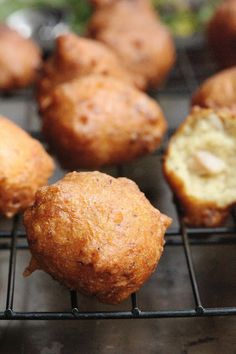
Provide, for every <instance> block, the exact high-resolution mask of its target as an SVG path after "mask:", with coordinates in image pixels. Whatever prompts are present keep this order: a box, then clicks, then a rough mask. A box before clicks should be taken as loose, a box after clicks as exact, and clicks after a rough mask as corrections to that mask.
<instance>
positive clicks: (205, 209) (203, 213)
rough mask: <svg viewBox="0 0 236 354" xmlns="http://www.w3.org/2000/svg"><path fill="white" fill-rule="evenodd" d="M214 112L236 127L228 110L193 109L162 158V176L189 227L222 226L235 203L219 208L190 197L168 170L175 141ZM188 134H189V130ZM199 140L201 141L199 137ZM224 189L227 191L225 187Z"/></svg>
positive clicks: (176, 176)
mask: <svg viewBox="0 0 236 354" xmlns="http://www.w3.org/2000/svg"><path fill="white" fill-rule="evenodd" d="M215 112H217V114H218V115H219V117H220V118H221V119H222V121H229V120H233V121H234V122H235V125H236V116H235V115H234V114H232V113H231V112H230V111H229V110H220V111H219V110H217V111H214V110H212V109H201V108H199V107H195V108H194V109H193V111H192V112H191V114H190V115H189V117H187V119H186V120H185V121H184V122H183V123H182V125H181V126H180V127H179V128H178V130H177V131H176V133H175V134H174V135H173V137H172V138H171V140H170V142H169V145H168V149H167V151H166V153H165V156H164V162H163V173H164V176H165V178H166V180H167V182H168V183H169V185H170V187H171V189H172V190H173V192H174V194H175V195H176V197H177V199H178V200H179V202H180V205H181V206H182V211H183V214H184V220H185V222H186V224H188V225H191V226H206V227H216V226H220V225H222V224H223V223H224V221H225V220H226V218H227V217H228V215H229V212H230V210H231V208H232V206H233V205H234V204H235V203H236V200H235V201H234V202H232V203H229V204H226V205H224V206H223V207H222V206H219V205H218V203H216V202H215V201H214V200H212V201H206V200H201V199H199V198H197V197H196V196H194V195H190V194H189V192H188V191H187V189H186V185H185V181H184V180H183V179H181V178H180V176H179V175H178V174H177V173H176V171H175V169H174V168H173V167H172V168H170V165H169V160H170V157H171V150H172V149H173V148H175V144H176V141H177V140H178V139H179V138H180V137H181V136H182V135H183V134H184V132H185V134H186V130H185V129H186V127H187V126H189V127H190V129H191V124H192V122H193V121H194V120H198V119H200V120H203V119H204V117H207V116H208V115H209V114H211V113H215ZM189 134H191V132H190V130H189ZM199 139H201V137H200V136H199ZM179 153H180V154H181V151H179ZM232 168H233V166H232ZM225 188H226V189H227V185H226V186H225Z"/></svg>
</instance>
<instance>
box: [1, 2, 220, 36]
mask: <svg viewBox="0 0 236 354" xmlns="http://www.w3.org/2000/svg"><path fill="white" fill-rule="evenodd" d="M152 1H153V4H154V5H155V8H156V9H157V11H158V12H159V13H160V15H161V18H162V20H163V21H164V22H165V23H166V24H167V25H168V26H169V27H170V29H171V31H172V33H173V34H174V36H176V37H188V36H192V35H196V34H199V33H202V32H203V31H204V28H205V25H206V23H207V22H208V20H209V18H210V17H211V16H212V14H213V12H214V9H215V7H216V6H217V4H218V3H219V2H220V0H209V1H203V0H152ZM0 5H1V12H0V20H1V21H4V20H6V19H7V18H8V17H9V16H10V15H11V14H12V13H13V12H15V11H19V10H22V9H32V10H37V9H43V11H45V7H48V8H49V9H50V11H49V12H51V13H53V11H54V15H55V14H57V15H58V16H59V15H60V14H63V19H64V20H66V21H68V25H69V26H70V27H71V28H72V29H73V30H75V31H77V32H80V33H83V32H84V31H85V27H86V23H87V21H88V18H89V16H90V13H91V7H90V5H89V4H88V1H86V0H1V1H0ZM55 10H56V11H57V12H55ZM18 15H19V18H18V19H19V21H20V17H21V16H24V13H23V12H19V13H18ZM32 16H33V15H32V14H31V17H32ZM29 17H30V15H29V13H28V21H30V18H29ZM25 19H26V21H27V16H25ZM34 19H35V18H34ZM14 20H15V21H16V17H15V18H14ZM36 22H37V21H36ZM35 24H36V23H35ZM22 26H23V25H22Z"/></svg>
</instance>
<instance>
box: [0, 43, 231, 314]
mask: <svg viewBox="0 0 236 354" xmlns="http://www.w3.org/2000/svg"><path fill="white" fill-rule="evenodd" d="M194 50H195V52H194ZM194 50H191V51H190V52H188V50H186V49H185V48H181V49H180V50H179V53H178V54H179V55H178V62H177V65H176V69H175V70H174V71H173V73H172V76H171V79H170V80H169V82H168V83H167V85H166V86H165V88H163V89H162V90H161V91H160V94H165V92H168V93H170V92H174V93H177V94H182V93H183V92H192V91H193V90H194V89H195V88H196V86H197V85H198V84H199V81H201V80H202V79H203V78H204V77H206V76H207V75H209V74H210V73H211V72H213V71H214V66H213V65H212V66H211V67H209V59H208V60H206V63H208V64H207V65H208V66H207V67H206V66H203V65H202V66H201V68H202V70H199V57H200V58H202V56H204V57H205V55H206V53H205V51H204V50H202V49H201V48H200V49H199V47H197V48H195V49H194ZM191 55H193V56H194V57H195V56H196V55H199V57H198V59H197V62H198V63H197V67H195V66H194V62H193V61H192V60H191ZM201 64H202V61H201ZM197 70H198V71H197ZM204 70H205V71H204ZM197 73H199V75H198V74H197ZM6 99H12V100H16V99H20V100H21V99H23V100H26V99H28V100H29V101H30V100H31V95H30V94H29V92H28V91H26V92H21V93H18V94H17V95H10V96H6ZM31 133H32V134H33V135H34V136H36V137H37V138H40V134H39V133H38V132H31ZM157 154H159V155H160V157H161V151H159V152H157ZM121 171H122V169H121V168H117V172H118V174H120V173H121ZM173 204H174V206H175V209H176V212H177V216H178V222H179V226H178V227H176V228H170V229H169V230H168V231H167V233H166V246H165V247H182V248H183V250H184V254H185V258H186V267H187V270H188V274H189V282H190V285H191V289H192V296H193V299H194V304H195V306H194V307H193V308H182V309H168V310H159V309H156V310H155V311H146V310H145V309H143V308H141V307H140V306H139V303H138V294H132V296H131V299H130V300H131V306H130V310H127V311H99V312H94V311H86V312H85V311H80V308H79V304H78V299H77V293H76V292H75V291H69V296H70V303H71V310H70V311H67V312H63V311H62V312H42V311H40V309H39V311H37V312H18V311H15V310H14V292H15V273H16V257H17V252H18V250H22V249H27V248H28V246H27V242H26V235H25V233H24V231H20V230H19V220H20V216H18V215H17V216H15V217H14V219H13V220H12V224H11V230H10V231H6V230H4V228H3V227H2V225H1V223H0V250H3V251H5V252H9V273H8V282H7V284H6V287H7V295H6V306H5V309H0V320H94V319H95V320H102V319H103V320H105V319H151V318H152V319H153V318H180V317H204V316H233V315H234V316H235V315H236V304H235V306H233V307H217V308H212V307H205V306H204V303H203V302H202V299H201V293H200V291H199V286H198V280H197V276H196V271H195V266H194V262H193V257H192V247H194V246H196V245H198V246H201V247H204V246H205V245H208V246H210V245H216V246H221V245H236V237H235V235H236V218H235V215H233V220H234V224H233V226H231V227H227V226H226V227H219V228H189V227H186V225H185V224H184V221H183V218H182V213H181V208H180V207H179V205H178V203H177V201H176V200H175V199H173ZM144 286H145V285H144ZM0 296H1V294H0Z"/></svg>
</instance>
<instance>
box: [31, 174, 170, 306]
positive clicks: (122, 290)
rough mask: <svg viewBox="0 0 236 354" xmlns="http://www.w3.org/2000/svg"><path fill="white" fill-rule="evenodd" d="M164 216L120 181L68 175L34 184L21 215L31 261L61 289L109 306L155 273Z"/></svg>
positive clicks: (129, 184) (101, 176) (134, 187)
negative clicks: (32, 200) (31, 198)
mask: <svg viewBox="0 0 236 354" xmlns="http://www.w3.org/2000/svg"><path fill="white" fill-rule="evenodd" d="M170 222H171V219H170V218H169V217H167V216H165V215H163V214H161V213H160V212H159V211H158V210H157V209H155V208H154V207H153V206H152V205H151V204H150V202H149V201H148V200H147V199H146V198H145V196H144V194H143V193H141V192H140V190H139V189H138V187H137V185H136V184H135V183H134V182H132V181H131V180H129V179H127V178H117V179H116V178H113V177H111V176H108V175H106V174H103V173H100V172H82V173H77V172H73V173H70V174H68V175H66V176H65V177H64V178H63V179H62V180H60V181H59V182H57V183H55V184H53V185H51V186H47V187H42V188H41V189H40V190H39V191H38V192H37V194H36V199H35V203H34V205H33V206H32V207H31V208H30V209H28V210H27V211H26V212H25V215H24V224H25V227H26V232H27V237H28V242H29V247H30V250H31V253H32V256H33V258H32V260H31V263H30V265H29V266H28V268H27V269H26V271H25V275H29V274H30V273H32V272H33V271H34V270H36V269H42V270H44V271H45V272H47V273H49V274H50V275H51V276H52V277H53V278H55V279H57V280H59V281H60V282H61V283H62V284H64V285H65V286H67V287H68V288H69V289H74V290H78V291H80V292H82V293H84V294H86V295H93V296H96V297H97V298H98V299H99V300H100V301H102V302H105V303H109V304H116V303H119V302H121V301H122V300H124V299H126V298H127V297H128V296H129V295H130V294H132V293H133V292H135V291H137V290H138V289H139V288H140V287H141V286H142V285H143V283H144V282H145V281H146V280H147V279H148V278H149V277H150V275H151V274H152V272H153V271H154V270H155V268H156V266H157V263H158V261H159V259H160V257H161V254H162V252H163V245H164V233H165V231H166V228H167V227H168V226H169V224H170Z"/></svg>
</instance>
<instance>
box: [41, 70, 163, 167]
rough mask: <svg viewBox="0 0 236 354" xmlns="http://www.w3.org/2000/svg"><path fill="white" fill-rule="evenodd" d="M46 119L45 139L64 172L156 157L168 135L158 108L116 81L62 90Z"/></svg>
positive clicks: (79, 83) (97, 79)
mask: <svg viewBox="0 0 236 354" xmlns="http://www.w3.org/2000/svg"><path fill="white" fill-rule="evenodd" d="M50 102H51V103H50V105H49V107H48V108H47V109H46V110H45V111H44V115H43V133H44V135H45V137H46V140H47V141H48V143H49V145H50V147H51V148H52V150H53V151H54V152H55V153H56V155H57V157H58V158H59V161H60V162H61V164H62V165H63V167H65V168H68V169H72V170H73V169H78V168H79V167H89V168H90V167H92V168H94V167H100V166H103V165H115V164H121V163H124V162H128V161H131V160H133V159H135V158H137V157H139V156H142V155H145V154H147V153H149V152H152V151H153V150H155V149H156V148H157V146H158V145H159V144H160V141H161V138H162V137H163V134H164V133H165V131H166V121H165V119H164V116H163V114H162V111H161V109H160V107H159V105H158V104H157V103H156V102H155V101H154V100H152V99H151V98H149V97H148V96H147V95H146V94H144V93H141V92H139V91H138V90H136V89H134V88H133V87H131V86H129V85H127V84H125V83H123V82H122V81H119V80H116V79H113V78H110V77H109V78H108V77H107V78H104V77H102V76H94V75H93V76H88V77H84V78H82V79H80V80H74V81H71V82H69V83H66V84H62V85H59V86H58V87H57V88H56V89H55V90H54V92H53V93H52V94H51V96H50Z"/></svg>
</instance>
